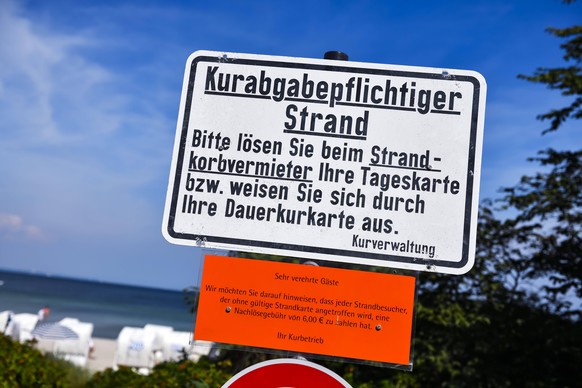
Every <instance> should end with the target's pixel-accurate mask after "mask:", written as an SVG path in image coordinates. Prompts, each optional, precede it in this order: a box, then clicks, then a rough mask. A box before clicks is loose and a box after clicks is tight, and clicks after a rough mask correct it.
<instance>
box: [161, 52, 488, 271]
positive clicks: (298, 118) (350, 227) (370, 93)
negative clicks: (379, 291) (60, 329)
mask: <svg viewBox="0 0 582 388" xmlns="http://www.w3.org/2000/svg"><path fill="white" fill-rule="evenodd" d="M485 89H486V84H485V80H484V79H483V77H482V76H481V75H480V74H478V73H475V72H472V71H461V70H442V69H434V68H421V67H407V66H393V65H382V64H370V63H358V62H344V61H330V60H320V59H305V58H289V57H275V56H264V55H249V54H234V53H219V52H209V51H198V52H195V53H193V54H192V55H191V56H190V58H189V59H188V62H187V65H186V73H185V76H184V86H183V91H182V99H181V103H180V112H179V117H178V125H177V130H176V140H175V146H174V154H173V159H172V169H171V174H170V180H169V187H168V194H167V198H166V206H165V212H164V220H163V227H162V230H163V234H164V236H165V238H166V239H167V240H168V241H169V242H171V243H175V244H182V245H193V246H201V245H203V246H206V247H211V248H221V249H228V250H240V251H248V252H261V253H268V254H277V255H284V256H295V257H302V258H312V259H322V260H332V261H342V262H350V263H358V264H365V265H375V266H384V267H394V268H403V269H412V270H428V271H436V272H443V273H451V274H461V273H465V272H467V271H468V270H469V269H470V268H471V267H472V266H473V261H474V250H475V235H476V224H477V210H478V197H479V176H480V170H481V148H482V143H483V117H484V110H485Z"/></svg>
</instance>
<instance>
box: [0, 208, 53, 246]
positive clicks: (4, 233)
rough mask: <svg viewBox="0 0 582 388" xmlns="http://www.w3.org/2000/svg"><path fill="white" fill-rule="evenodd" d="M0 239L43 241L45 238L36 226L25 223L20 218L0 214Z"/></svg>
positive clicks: (13, 215) (14, 215)
mask: <svg viewBox="0 0 582 388" xmlns="http://www.w3.org/2000/svg"><path fill="white" fill-rule="evenodd" d="M0 239H2V240H21V239H25V240H36V241H44V240H46V236H45V234H44V233H43V231H42V230H41V229H40V228H39V227H38V226H36V225H30V224H27V223H25V222H24V220H23V219H22V217H21V216H19V215H16V214H2V213H0Z"/></svg>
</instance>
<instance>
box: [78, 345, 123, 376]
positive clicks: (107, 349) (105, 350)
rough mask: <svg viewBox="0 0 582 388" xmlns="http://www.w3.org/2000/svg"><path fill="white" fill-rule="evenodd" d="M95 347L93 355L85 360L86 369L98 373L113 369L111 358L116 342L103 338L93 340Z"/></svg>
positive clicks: (113, 355) (113, 354)
mask: <svg viewBox="0 0 582 388" xmlns="http://www.w3.org/2000/svg"><path fill="white" fill-rule="evenodd" d="M93 344H94V346H95V348H94V350H93V354H92V356H91V357H89V358H88V359H87V366H86V368H87V369H89V370H90V371H91V372H98V371H102V370H105V369H107V368H111V367H113V358H114V357H115V350H116V347H117V341H115V340H112V339H105V338H93Z"/></svg>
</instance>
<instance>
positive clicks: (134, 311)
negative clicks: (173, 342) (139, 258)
mask: <svg viewBox="0 0 582 388" xmlns="http://www.w3.org/2000/svg"><path fill="white" fill-rule="evenodd" d="M0 284H1V285H0V312H1V311H5V310H10V311H13V312H14V313H15V314H19V313H31V314H36V313H37V311H38V310H39V309H41V308H42V307H44V306H45V305H47V306H48V307H49V308H50V315H49V318H48V321H49V322H56V321H59V320H60V319H62V318H65V317H71V318H77V319H78V320H80V321H83V322H90V323H93V325H94V326H93V337H99V338H109V339H116V338H117V336H118V334H119V332H120V331H121V329H122V328H123V327H124V326H132V327H143V326H144V325H145V324H155V325H162V326H171V327H173V328H174V330H177V331H192V330H193V315H192V314H191V313H190V312H189V306H188V305H187V304H186V302H185V300H184V293H183V292H181V291H173V290H162V289H155V288H145V287H135V286H126V285H119V284H111V283H102V282H94V281H86V280H78V279H69V278H62V277H53V276H46V275H32V274H26V273H20V272H9V271H0Z"/></svg>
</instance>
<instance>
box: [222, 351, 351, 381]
mask: <svg viewBox="0 0 582 388" xmlns="http://www.w3.org/2000/svg"><path fill="white" fill-rule="evenodd" d="M222 388H351V386H350V385H349V384H348V383H347V382H346V381H345V380H344V379H342V378H341V377H340V376H338V375H337V374H335V373H334V372H332V371H330V370H329V369H326V368H324V367H322V366H321V365H317V364H314V363H312V362H309V361H305V360H299V359H291V358H282V359H277V360H269V361H264V362H260V363H258V364H255V365H253V366H251V367H248V368H247V369H245V370H243V371H241V372H240V373H238V374H236V375H235V376H234V377H233V378H232V379H230V380H229V381H227V382H226V384H224V385H223V386H222Z"/></svg>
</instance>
